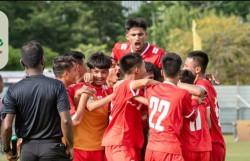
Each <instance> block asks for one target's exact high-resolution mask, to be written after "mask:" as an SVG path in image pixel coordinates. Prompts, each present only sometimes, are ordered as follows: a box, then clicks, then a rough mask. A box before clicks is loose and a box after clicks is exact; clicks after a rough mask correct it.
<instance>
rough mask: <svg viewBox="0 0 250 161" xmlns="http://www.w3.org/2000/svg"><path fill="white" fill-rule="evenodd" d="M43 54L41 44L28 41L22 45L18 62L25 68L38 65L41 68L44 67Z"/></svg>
mask: <svg viewBox="0 0 250 161" xmlns="http://www.w3.org/2000/svg"><path fill="white" fill-rule="evenodd" d="M43 56H44V52H43V48H42V45H41V44H39V43H38V42H36V41H30V42H27V43H26V44H24V45H23V46H22V49H21V60H20V63H21V65H22V66H23V67H26V68H37V67H39V66H40V67H41V68H42V70H43V69H44V67H45V64H44V58H43Z"/></svg>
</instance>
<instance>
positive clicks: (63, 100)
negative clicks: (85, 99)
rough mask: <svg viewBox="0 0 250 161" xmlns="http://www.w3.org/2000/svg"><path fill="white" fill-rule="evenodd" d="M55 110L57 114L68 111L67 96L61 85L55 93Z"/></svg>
mask: <svg viewBox="0 0 250 161" xmlns="http://www.w3.org/2000/svg"><path fill="white" fill-rule="evenodd" d="M57 110H58V112H62V111H66V110H70V104H69V98H68V96H67V91H66V88H65V87H64V85H63V84H62V83H60V86H59V88H58V93H57Z"/></svg>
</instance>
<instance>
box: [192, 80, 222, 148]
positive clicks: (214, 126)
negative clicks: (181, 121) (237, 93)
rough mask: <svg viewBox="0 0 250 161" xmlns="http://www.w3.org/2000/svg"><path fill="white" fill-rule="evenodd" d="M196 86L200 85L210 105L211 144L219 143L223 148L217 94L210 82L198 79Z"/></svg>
mask: <svg viewBox="0 0 250 161" xmlns="http://www.w3.org/2000/svg"><path fill="white" fill-rule="evenodd" d="M195 84H196V85H200V86H201V87H203V88H204V89H205V90H206V92H207V98H208V101H209V103H210V118H211V130H210V134H211V139H212V142H219V143H221V144H222V145H223V146H225V141H224V138H223V135H222V132H221V127H220V121H219V114H220V108H219V104H218V101H217V93H216V90H215V89H214V87H213V85H212V84H211V82H210V81H208V80H206V79H198V80H197V81H196V82H195Z"/></svg>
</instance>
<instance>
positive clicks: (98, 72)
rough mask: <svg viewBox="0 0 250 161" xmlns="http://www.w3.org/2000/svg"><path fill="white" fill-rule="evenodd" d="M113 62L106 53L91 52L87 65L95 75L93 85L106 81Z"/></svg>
mask: <svg viewBox="0 0 250 161" xmlns="http://www.w3.org/2000/svg"><path fill="white" fill-rule="evenodd" d="M111 64H112V62H111V60H110V58H109V57H108V56H107V55H105V54H104V53H102V52H96V53H93V54H91V56H90V57H89V59H88V61H87V66H88V67H89V69H90V72H91V74H92V75H93V85H95V86H101V85H104V84H105V83H106V79H107V77H108V74H109V68H110V67H111Z"/></svg>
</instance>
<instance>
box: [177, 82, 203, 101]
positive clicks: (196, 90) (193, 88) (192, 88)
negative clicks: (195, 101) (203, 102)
mask: <svg viewBox="0 0 250 161" xmlns="http://www.w3.org/2000/svg"><path fill="white" fill-rule="evenodd" d="M177 86H178V87H180V88H182V89H186V90H187V91H188V92H189V93H190V94H192V95H195V96H199V97H202V96H204V95H205V94H206V90H205V89H204V88H202V87H200V86H197V85H194V84H187V83H182V82H180V81H179V82H178V83H177Z"/></svg>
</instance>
